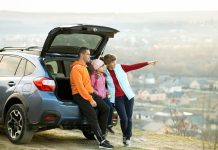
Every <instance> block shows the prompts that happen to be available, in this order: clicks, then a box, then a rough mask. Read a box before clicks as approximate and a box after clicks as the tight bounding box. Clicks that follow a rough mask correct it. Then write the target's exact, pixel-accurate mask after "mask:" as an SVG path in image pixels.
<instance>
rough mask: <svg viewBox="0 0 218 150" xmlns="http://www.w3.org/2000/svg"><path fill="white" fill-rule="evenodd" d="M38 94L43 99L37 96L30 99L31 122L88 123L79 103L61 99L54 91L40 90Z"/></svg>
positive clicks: (49, 124)
mask: <svg viewBox="0 0 218 150" xmlns="http://www.w3.org/2000/svg"><path fill="white" fill-rule="evenodd" d="M38 94H39V97H41V99H39V97H38V96H37V99H35V100H34V99H33V98H31V100H29V110H28V120H29V122H30V124H32V125H37V126H59V125H69V126H70V125H72V126H76V125H83V124H86V121H85V119H84V117H83V116H82V115H81V113H80V109H79V106H78V105H77V104H75V103H73V102H62V101H59V100H58V99H57V97H56V96H55V95H54V93H49V92H39V93H38ZM30 101H31V102H30Z"/></svg>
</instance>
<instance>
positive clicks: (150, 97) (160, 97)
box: [136, 90, 167, 102]
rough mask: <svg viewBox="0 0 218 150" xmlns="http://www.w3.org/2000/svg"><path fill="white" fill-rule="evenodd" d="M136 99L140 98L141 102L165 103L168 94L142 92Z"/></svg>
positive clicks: (153, 91) (154, 91)
mask: <svg viewBox="0 0 218 150" xmlns="http://www.w3.org/2000/svg"><path fill="white" fill-rule="evenodd" d="M136 98H139V99H141V100H145V101H151V102H152V101H165V100H166V99H167V95H166V93H164V92H162V91H156V90H143V91H142V90H140V91H138V94H137V95H136Z"/></svg>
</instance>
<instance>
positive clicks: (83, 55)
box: [81, 49, 90, 63]
mask: <svg viewBox="0 0 218 150" xmlns="http://www.w3.org/2000/svg"><path fill="white" fill-rule="evenodd" d="M81 56H82V58H83V60H84V61H85V62H86V63H88V62H90V50H89V49H87V50H86V51H85V53H82V54H81Z"/></svg>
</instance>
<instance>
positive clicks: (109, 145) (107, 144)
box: [99, 140, 114, 149]
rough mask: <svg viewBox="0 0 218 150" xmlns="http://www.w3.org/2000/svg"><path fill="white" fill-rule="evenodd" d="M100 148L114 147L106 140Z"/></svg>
mask: <svg viewBox="0 0 218 150" xmlns="http://www.w3.org/2000/svg"><path fill="white" fill-rule="evenodd" d="M99 148H104V149H113V148H114V146H113V145H111V144H110V143H109V141H106V140H104V141H102V142H101V144H100V145H99Z"/></svg>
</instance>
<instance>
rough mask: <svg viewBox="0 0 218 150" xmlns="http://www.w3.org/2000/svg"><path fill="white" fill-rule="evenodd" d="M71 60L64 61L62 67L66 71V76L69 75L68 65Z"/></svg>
mask: <svg viewBox="0 0 218 150" xmlns="http://www.w3.org/2000/svg"><path fill="white" fill-rule="evenodd" d="M71 63H72V62H71V61H64V68H65V71H66V76H67V77H70V65H71Z"/></svg>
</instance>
